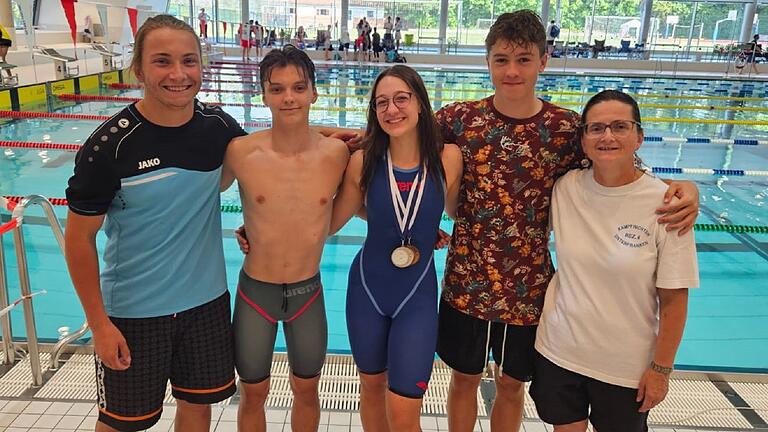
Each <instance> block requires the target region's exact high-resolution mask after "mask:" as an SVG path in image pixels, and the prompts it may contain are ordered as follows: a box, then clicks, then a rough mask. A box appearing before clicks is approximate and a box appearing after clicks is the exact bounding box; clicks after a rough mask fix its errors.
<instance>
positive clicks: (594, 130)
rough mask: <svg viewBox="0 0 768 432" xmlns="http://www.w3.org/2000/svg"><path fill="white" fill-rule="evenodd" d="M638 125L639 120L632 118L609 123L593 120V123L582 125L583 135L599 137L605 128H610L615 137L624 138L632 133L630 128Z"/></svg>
mask: <svg viewBox="0 0 768 432" xmlns="http://www.w3.org/2000/svg"><path fill="white" fill-rule="evenodd" d="M636 125H637V126H638V127H639V126H640V122H636V121H634V120H614V121H612V122H611V123H610V124H606V123H599V122H593V123H585V124H584V125H583V126H582V127H583V128H584V135H586V136H588V137H590V138H599V137H601V136H603V134H604V133H605V130H606V129H609V128H610V129H611V134H613V136H615V137H617V138H626V137H628V136H629V135H630V134H631V133H632V129H634V127H635V126H636Z"/></svg>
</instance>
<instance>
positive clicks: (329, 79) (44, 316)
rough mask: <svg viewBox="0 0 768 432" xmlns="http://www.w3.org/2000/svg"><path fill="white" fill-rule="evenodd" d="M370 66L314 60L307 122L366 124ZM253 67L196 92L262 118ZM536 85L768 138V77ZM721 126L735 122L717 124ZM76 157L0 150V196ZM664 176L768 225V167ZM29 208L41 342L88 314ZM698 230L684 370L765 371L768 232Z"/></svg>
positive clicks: (41, 135) (669, 129)
mask: <svg viewBox="0 0 768 432" xmlns="http://www.w3.org/2000/svg"><path fill="white" fill-rule="evenodd" d="M377 71H378V69H374V68H366V67H329V68H323V67H321V68H319V69H318V73H317V79H318V92H319V94H320V97H319V98H318V102H317V104H316V105H315V107H314V109H313V110H312V112H311V115H310V121H311V122H312V123H315V124H330V125H339V126H346V127H364V125H365V112H364V110H365V107H366V104H367V93H368V89H369V87H370V84H371V82H372V80H373V79H374V78H375V76H376V74H377ZM255 73H256V72H255V70H253V69H236V68H234V67H233V66H232V65H223V67H221V68H219V69H216V73H214V74H213V75H211V77H210V79H209V80H208V81H206V82H205V83H204V86H205V87H206V88H209V89H211V90H212V91H209V92H205V91H203V92H202V93H201V95H200V99H201V100H203V101H216V102H224V103H233V104H240V106H225V107H224V109H225V110H226V111H227V112H229V113H230V114H231V115H233V116H234V117H235V118H236V119H238V120H239V121H241V122H261V123H264V122H268V121H269V118H270V116H269V112H268V110H267V109H266V108H263V107H259V106H257V105H258V104H260V103H261V98H260V95H259V94H257V92H258V87H259V84H258V77H257V76H256V75H255ZM421 73H422V76H423V77H424V80H425V82H426V85H427V87H428V88H429V91H430V95H431V97H432V98H433V103H434V107H435V108H438V107H440V106H442V105H444V104H447V103H449V102H451V101H455V100H466V99H475V98H479V97H483V96H486V95H488V94H490V93H489V92H490V90H489V85H488V84H487V83H488V81H489V80H488V75H487V73H479V72H448V71H440V70H427V71H421ZM538 87H539V91H540V92H541V94H542V96H543V97H545V98H547V99H549V100H552V101H554V102H557V103H562V104H564V105H565V106H567V107H569V108H572V109H576V110H580V109H581V104H583V103H584V102H585V101H586V100H587V98H588V96H585V93H592V92H595V91H599V90H601V89H603V88H606V87H620V88H622V89H624V90H625V91H628V92H631V93H633V94H637V95H638V98H639V101H640V102H641V104H644V106H643V107H642V111H643V117H644V118H645V119H646V121H645V124H644V128H645V132H646V135H647V136H649V137H661V138H664V139H667V138H674V137H678V138H680V137H682V138H689V137H705V138H719V139H722V140H724V141H723V142H726V141H729V140H730V141H732V140H733V139H758V140H766V139H768V116H766V113H768V100H766V99H765V97H766V94H768V85H766V83H749V82H741V81H705V80H681V79H657V78H650V79H641V78H629V79H620V78H611V77H588V76H561V75H543V76H542V77H541V78H540V82H539V84H538ZM214 90H215V91H214ZM104 94H110V95H119V96H127V97H138V96H140V92H139V91H136V90H130V91H122V92H116V91H105V92H104ZM659 95H661V96H663V95H666V97H658V96H659ZM55 105H56V111H57V112H63V113H88V114H102V115H110V114H112V113H114V112H116V111H118V110H119V109H120V108H121V107H123V106H124V105H125V102H114V101H106V102H82V103H75V102H61V101H57V102H55ZM694 108H700V109H694ZM745 109H749V110H745ZM651 119H656V120H651ZM670 119H671V120H675V119H690V120H689V121H686V122H681V121H670ZM727 122H731V123H732V124H724V123H727ZM744 122H747V123H750V122H751V123H752V124H744ZM754 122H757V123H758V124H753V123H754ZM98 124H99V121H85V120H48V119H21V120H7V119H0V127H1V129H0V140H12V141H34V142H40V141H49V142H54V143H81V142H82V141H84V140H85V139H86V138H87V136H88V135H89V134H90V133H91V131H92V130H93V129H94V128H95V127H96V126H97V125H98ZM246 129H247V130H249V131H253V130H256V128H253V127H246ZM640 155H641V156H642V157H643V159H644V160H645V162H646V164H647V165H649V166H656V167H672V168H678V167H679V168H716V169H741V170H761V169H765V167H766V166H768V146H766V145H738V144H716V143H683V142H667V141H661V142H646V143H645V144H644V145H643V147H642V148H641V151H640ZM73 158H74V153H71V152H64V151H50V150H48V151H43V150H24V149H18V148H4V149H3V154H2V155H0V173H1V176H0V194H2V195H27V194H32V193H37V194H42V195H45V196H48V197H63V195H64V189H65V187H66V181H67V179H68V177H69V176H70V175H71V171H72V165H73ZM663 176H664V177H673V178H674V177H678V178H686V179H690V180H693V181H696V183H697V184H698V186H699V187H700V190H701V206H702V214H701V216H700V217H699V220H698V222H699V223H713V224H718V223H730V224H739V225H750V226H752V225H757V226H766V225H768V223H767V221H766V219H767V218H768V210H766V205H767V204H766V201H768V177H762V176H724V175H719V176H715V175H697V174H694V175H689V174H663ZM222 204H225V205H227V204H234V205H237V204H239V200H238V195H237V191H236V189H235V188H231V189H230V190H229V191H227V192H225V193H224V194H223V195H222ZM56 211H57V214H58V215H59V217H61V218H64V217H65V215H66V208H64V207H58V208H57V209H56ZM28 215H29V217H27V218H25V228H24V230H25V235H26V239H27V253H28V260H29V266H30V276H31V281H32V287H33V291H37V290H40V289H46V290H47V291H48V294H47V295H43V296H38V297H36V298H35V312H36V316H37V323H38V333H39V336H40V337H41V338H44V339H56V338H57V336H58V332H57V329H58V328H59V327H61V326H69V327H70V328H72V329H75V328H77V327H79V326H80V325H81V324H82V322H83V320H84V316H83V313H82V311H81V309H80V306H79V303H78V302H77V299H76V297H75V294H74V290H73V288H72V285H71V282H70V281H69V277H68V275H67V273H66V270H65V264H64V259H63V257H62V256H61V253H60V252H59V251H58V248H57V246H56V243H55V241H54V239H53V236H52V234H51V233H50V229H49V228H47V227H46V226H45V225H42V224H41V220H39V219H38V218H35V216H40V215H41V212H40V211H39V210H37V209H33V210H30V212H29V213H28ZM222 220H223V230H224V231H223V236H224V246H225V257H226V264H227V272H228V280H229V284H230V289H234V287H235V284H236V279H237V275H238V270H239V267H240V264H241V262H242V256H241V254H240V253H239V251H238V250H237V246H236V244H235V241H234V240H233V239H232V230H233V229H234V228H236V227H237V226H239V225H240V224H241V215H240V214H238V213H223V214H222ZM442 226H443V229H445V230H446V231H449V232H450V227H451V224H450V222H449V221H443V223H442ZM364 235H365V225H364V222H362V221H360V220H353V221H352V222H350V223H349V224H348V225H347V226H346V227H345V228H344V229H343V230H342V231H341V232H340V233H339V234H338V235H337V236H334V237H332V238H331V239H329V240H328V242H327V244H326V247H325V251H324V255H323V259H322V263H321V272H322V276H323V282H324V286H325V289H326V305H327V309H328V321H329V332H330V335H329V348H330V350H331V351H333V352H340V353H345V352H349V343H348V341H347V336H346V324H345V316H344V303H345V296H346V293H345V290H346V281H347V272H348V269H349V265H350V263H351V261H352V258H353V257H354V255H355V254H356V253H357V251H358V249H359V248H360V245H361V243H362V240H363V236H364ZM5 237H6V238H5V239H4V247H5V252H6V256H7V257H8V259H7V264H8V273H9V285H10V297H11V299H15V298H17V297H18V292H19V291H18V281H17V273H16V268H15V260H14V259H13V248H12V245H11V241H10V240H11V239H10V238H9V237H8V236H5ZM696 238H697V244H698V249H699V254H698V256H699V264H700V274H701V280H702V287H701V289H698V290H694V291H692V292H691V299H690V309H689V321H688V327H687V328H686V332H685V336H684V341H683V343H682V345H681V347H680V352H679V354H678V357H677V363H678V365H679V367H682V368H692V369H710V370H712V369H715V370H734V371H750V370H751V371H768V283H767V282H766V280H768V242H767V240H766V239H768V236H765V235H759V234H737V233H734V234H729V233H724V232H705V231H699V232H697V235H696ZM98 242H99V246H100V247H103V243H104V236H103V234H100V235H99V238H98ZM445 255H446V252H445V251H439V252H437V253H436V255H435V260H436V263H437V267H438V272H440V273H442V271H443V268H444V261H445ZM12 323H13V327H14V335H15V336H16V337H23V335H24V328H23V317H22V314H21V312H20V310H19V311H14V312H12ZM277 347H278V350H280V349H283V347H284V341H283V339H282V336H280V337H279V339H278V342H277Z"/></svg>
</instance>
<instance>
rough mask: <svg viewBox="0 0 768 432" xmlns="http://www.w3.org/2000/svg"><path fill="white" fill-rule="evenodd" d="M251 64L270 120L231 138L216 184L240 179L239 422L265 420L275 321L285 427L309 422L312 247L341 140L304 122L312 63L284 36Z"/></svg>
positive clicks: (313, 375)
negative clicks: (285, 392)
mask: <svg viewBox="0 0 768 432" xmlns="http://www.w3.org/2000/svg"><path fill="white" fill-rule="evenodd" d="M259 70H260V81H261V87H262V92H263V93H262V94H263V99H264V104H265V105H267V106H268V107H269V109H270V111H271V112H272V127H271V128H270V129H267V130H264V131H260V132H256V133H253V134H251V135H248V136H247V137H244V138H239V139H236V140H234V141H233V142H232V143H231V144H230V145H229V148H228V150H227V155H226V158H225V165H224V184H225V185H229V184H231V183H232V182H233V180H235V179H237V181H238V185H239V188H240V197H241V201H242V205H243V216H244V218H245V227H246V232H247V233H248V237H249V240H250V242H251V245H250V251H249V253H248V254H247V255H246V258H245V262H244V263H243V269H242V271H241V272H240V281H239V284H238V288H237V298H236V300H235V313H234V331H235V364H236V366H237V371H238V374H239V375H240V395H241V398H242V399H241V400H240V407H239V410H238V427H239V430H240V431H241V432H248V431H265V430H266V419H265V412H264V403H265V402H266V400H267V395H268V393H269V384H270V379H269V377H270V369H271V367H272V354H273V351H274V346H275V338H276V335H277V323H278V322H282V323H283V329H284V332H285V339H286V345H287V350H288V362H289V364H290V367H291V376H290V383H291V390H292V391H293V408H292V411H291V427H292V430H294V431H316V430H317V428H318V425H319V422H320V400H319V397H318V383H319V381H320V370H321V369H322V367H323V363H324V362H325V354H326V345H327V339H328V331H327V324H326V317H325V305H324V300H323V289H322V285H321V282H320V272H319V271H320V256H321V254H322V252H323V246H324V244H325V240H326V238H327V237H328V230H329V228H330V222H331V211H332V206H333V197H334V195H335V194H336V192H337V190H338V188H339V185H340V184H341V181H342V178H343V175H344V170H345V169H346V167H347V161H348V160H349V150H348V149H347V146H346V145H345V144H344V143H343V142H342V141H339V140H336V139H329V138H325V137H323V136H322V135H320V134H319V133H316V132H314V131H312V130H310V127H309V110H310V107H311V106H312V104H313V103H314V102H315V101H316V100H317V91H316V89H315V67H314V64H313V63H312V60H311V59H310V58H309V57H308V56H307V54H306V53H305V52H304V51H302V50H299V49H297V48H295V47H293V46H292V45H288V46H286V47H284V48H282V49H274V50H272V51H270V52H269V53H268V54H267V55H266V56H265V57H264V59H263V60H262V61H261V63H260V65H259Z"/></svg>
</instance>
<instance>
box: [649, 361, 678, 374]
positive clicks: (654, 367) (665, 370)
mask: <svg viewBox="0 0 768 432" xmlns="http://www.w3.org/2000/svg"><path fill="white" fill-rule="evenodd" d="M651 370H653V371H654V372H658V373H660V374H662V375H669V374H671V373H672V371H673V370H674V369H673V368H671V367H665V366H661V365H659V364H658V363H656V362H655V361H653V360H651Z"/></svg>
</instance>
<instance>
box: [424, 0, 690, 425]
mask: <svg viewBox="0 0 768 432" xmlns="http://www.w3.org/2000/svg"><path fill="white" fill-rule="evenodd" d="M485 46H486V59H487V63H488V68H489V71H490V74H491V80H492V82H493V85H494V88H495V92H494V94H493V95H492V96H490V97H487V98H485V99H481V100H479V101H470V102H457V103H454V104H451V105H448V106H446V107H443V108H442V109H440V110H439V111H438V112H437V113H436V116H437V120H438V123H440V124H441V126H442V133H443V139H444V140H445V141H446V142H455V143H456V144H457V145H458V146H459V148H460V149H461V151H462V155H463V158H464V177H463V179H462V187H461V190H460V193H459V205H458V209H457V219H456V223H455V224H454V230H453V236H452V238H451V244H450V249H449V251H448V260H447V263H446V273H445V277H444V280H443V294H442V299H441V304H440V327H439V330H438V348H437V351H438V354H439V355H440V358H441V359H442V360H443V361H445V363H447V364H448V365H449V366H450V367H451V368H452V369H453V371H452V376H451V385H450V388H449V393H448V424H449V428H450V430H451V431H455V432H463V431H472V430H473V428H474V425H475V421H476V418H477V388H478V386H479V384H480V379H481V376H482V373H483V371H484V369H485V368H486V364H487V359H488V354H489V353H491V354H492V356H493V359H494V361H495V363H496V365H497V366H496V369H495V373H494V376H495V383H496V399H495V402H494V406H493V411H492V413H491V428H492V430H493V431H495V432H514V431H518V430H519V428H520V423H521V419H522V413H523V400H524V382H525V381H529V380H530V379H531V377H532V375H533V360H534V348H533V345H534V341H535V337H536V325H537V324H538V321H539V316H540V315H541V310H542V306H543V302H544V293H545V291H546V288H547V284H548V283H549V280H550V279H551V277H552V273H553V268H552V262H551V259H550V256H549V249H548V247H547V243H548V239H549V235H548V232H549V231H548V228H547V224H548V216H549V203H550V195H551V193H552V187H553V185H554V182H555V180H556V179H557V178H558V177H559V176H561V175H563V174H565V173H566V172H567V171H568V170H569V169H572V168H577V167H581V162H582V160H583V159H584V154H583V152H582V151H581V149H580V148H579V146H578V144H577V130H578V128H577V126H578V124H579V116H578V114H576V113H575V112H573V111H570V110H567V109H564V108H560V107H558V106H556V105H553V104H551V103H549V102H546V101H543V100H541V99H539V98H537V97H536V94H535V86H536V81H537V78H538V75H539V73H540V72H542V71H543V70H544V68H545V66H546V64H547V56H546V33H545V29H544V26H543V25H542V23H541V19H540V18H539V16H538V15H536V13H535V12H533V11H529V10H520V11H516V12H513V13H505V14H502V15H501V16H499V18H498V19H497V20H496V22H495V23H494V24H493V25H492V26H491V29H490V30H489V32H488V36H487V37H486V41H485ZM681 191H682V192H681ZM674 194H679V195H681V197H682V199H681V201H680V202H679V203H675V204H670V205H667V206H665V207H664V208H663V211H664V212H667V213H672V214H671V215H670V216H665V218H664V219H663V220H662V222H669V221H672V222H674V223H671V224H670V225H668V226H667V229H668V230H669V229H679V228H681V227H682V228H683V229H682V230H681V233H684V232H687V231H688V230H689V229H690V228H691V226H692V225H693V222H694V220H695V217H696V213H697V210H698V191H697V189H696V187H695V186H694V185H692V184H691V183H689V182H681V183H680V184H676V185H674V186H673V187H670V189H669V190H668V191H667V194H666V195H665V200H666V199H667V198H671V197H672V195H674ZM659 204H661V203H659Z"/></svg>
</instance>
